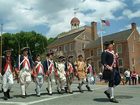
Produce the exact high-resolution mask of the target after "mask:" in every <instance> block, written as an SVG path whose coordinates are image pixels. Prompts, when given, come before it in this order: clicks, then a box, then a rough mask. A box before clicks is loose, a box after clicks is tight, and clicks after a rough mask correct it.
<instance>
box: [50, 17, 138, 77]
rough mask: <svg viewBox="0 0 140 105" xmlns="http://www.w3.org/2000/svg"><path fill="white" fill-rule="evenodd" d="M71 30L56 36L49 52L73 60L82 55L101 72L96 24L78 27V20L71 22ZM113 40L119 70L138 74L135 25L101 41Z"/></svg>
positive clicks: (99, 45)
mask: <svg viewBox="0 0 140 105" xmlns="http://www.w3.org/2000/svg"><path fill="white" fill-rule="evenodd" d="M70 23H71V30H70V31H68V32H65V33H63V34H61V35H58V37H57V39H56V40H55V41H54V42H53V43H51V44H50V45H49V46H48V49H49V51H54V52H55V54H56V55H58V54H59V53H60V52H61V53H63V55H64V56H66V57H67V56H69V55H73V56H74V58H75V59H76V57H77V56H78V55H79V54H82V55H83V56H84V57H85V58H91V59H92V65H93V66H94V68H95V69H96V71H97V72H99V71H100V70H101V59H100V58H101V57H100V56H101V38H100V37H99V35H98V34H97V23H96V22H92V23H91V26H83V27H79V26H80V21H79V19H78V18H76V17H74V18H73V19H72V20H71V22H70ZM109 40H114V42H115V46H114V50H115V51H116V52H117V53H118V54H119V65H120V66H119V68H120V69H121V70H122V71H123V70H125V69H128V68H129V69H131V70H133V68H135V69H136V71H137V72H138V73H139V74H140V69H139V68H140V35H139V32H138V31H137V26H136V23H132V24H131V29H128V30H124V31H120V32H117V33H113V34H110V35H105V36H104V37H103V41H109Z"/></svg>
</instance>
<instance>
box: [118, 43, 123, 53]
mask: <svg viewBox="0 0 140 105" xmlns="http://www.w3.org/2000/svg"><path fill="white" fill-rule="evenodd" d="M117 53H119V54H121V53H122V44H118V45H117Z"/></svg>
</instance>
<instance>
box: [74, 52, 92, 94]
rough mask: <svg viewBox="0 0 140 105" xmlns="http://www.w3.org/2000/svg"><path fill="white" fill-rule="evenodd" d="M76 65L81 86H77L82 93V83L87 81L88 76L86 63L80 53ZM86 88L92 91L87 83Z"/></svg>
mask: <svg viewBox="0 0 140 105" xmlns="http://www.w3.org/2000/svg"><path fill="white" fill-rule="evenodd" d="M75 65H76V70H77V75H78V79H79V86H78V87H77V88H78V89H79V91H80V92H81V93H83V90H82V85H83V84H84V83H87V81H86V76H87V70H86V63H85V62H84V60H83V56H82V55H79V56H78V61H76V62H75ZM86 88H87V89H88V90H89V91H91V89H90V87H89V85H88V84H87V85H86Z"/></svg>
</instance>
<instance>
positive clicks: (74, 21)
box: [70, 17, 80, 24]
mask: <svg viewBox="0 0 140 105" xmlns="http://www.w3.org/2000/svg"><path fill="white" fill-rule="evenodd" d="M70 23H71V24H80V20H79V19H78V18H77V17H74V18H72V20H71V22H70Z"/></svg>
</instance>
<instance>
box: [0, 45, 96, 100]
mask: <svg viewBox="0 0 140 105" xmlns="http://www.w3.org/2000/svg"><path fill="white" fill-rule="evenodd" d="M21 51H22V55H21V56H19V57H18V59H17V60H14V59H13V58H12V50H11V49H7V50H6V51H5V56H4V57H3V58H2V70H0V74H1V75H2V91H3V94H4V100H7V99H9V98H11V97H10V90H11V88H12V85H13V84H14V79H15V78H16V79H17V82H18V83H19V84H20V88H21V97H22V98H26V96H27V93H26V90H27V89H28V86H29V84H30V83H31V81H34V83H35V84H36V87H35V88H34V89H35V93H36V95H37V96H38V97H40V95H41V88H42V86H43V83H44V82H47V84H48V85H47V86H46V90H47V92H48V94H49V95H52V94H53V89H52V88H53V85H54V83H55V84H56V85H57V92H58V93H59V94H63V93H64V92H66V93H70V94H72V93H73V90H72V83H73V81H74V77H76V79H77V80H78V81H79V84H78V86H77V88H78V89H79V91H80V92H82V93H83V90H82V85H83V84H86V88H87V90H88V91H92V90H91V89H90V87H89V84H90V83H91V82H94V81H92V80H94V79H91V78H94V70H93V68H92V66H91V64H90V59H88V60H87V61H84V58H83V56H82V55H79V56H78V58H77V60H76V61H75V62H73V60H72V59H73V56H68V57H67V58H65V57H64V56H63V55H60V56H59V57H58V58H57V60H55V61H54V57H53V55H54V54H53V53H47V55H46V59H45V60H44V61H42V60H41V57H40V55H39V54H37V55H36V56H35V60H34V61H33V59H32V58H31V56H29V48H28V47H24V48H22V49H21ZM15 62H16V63H15Z"/></svg>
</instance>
